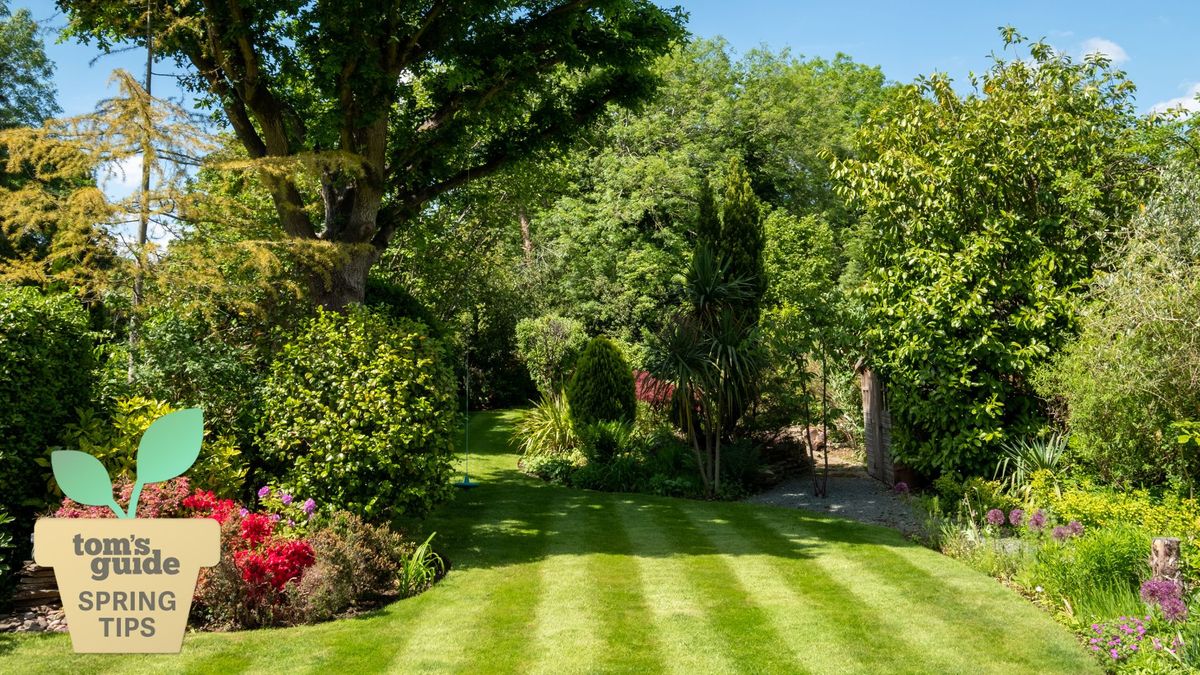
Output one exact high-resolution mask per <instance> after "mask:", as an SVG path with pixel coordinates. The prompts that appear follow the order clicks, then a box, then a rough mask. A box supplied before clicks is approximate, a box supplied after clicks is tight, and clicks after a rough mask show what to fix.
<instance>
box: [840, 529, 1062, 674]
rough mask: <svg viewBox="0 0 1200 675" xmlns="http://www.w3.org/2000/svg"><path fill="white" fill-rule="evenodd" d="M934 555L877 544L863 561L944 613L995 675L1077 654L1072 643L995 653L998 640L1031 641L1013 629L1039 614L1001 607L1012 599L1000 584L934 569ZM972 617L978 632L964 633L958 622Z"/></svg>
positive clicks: (964, 571) (962, 569)
mask: <svg viewBox="0 0 1200 675" xmlns="http://www.w3.org/2000/svg"><path fill="white" fill-rule="evenodd" d="M933 555H934V554H932V553H931V552H929V551H926V550H924V549H921V548H919V547H916V546H893V547H884V546H875V547H872V549H871V551H870V554H869V555H867V556H863V561H864V563H869V565H870V569H871V573H872V574H874V575H875V576H878V577H879V578H880V580H881V582H882V583H884V584H889V585H892V586H895V587H898V588H903V589H904V590H906V591H907V594H908V597H909V598H911V599H912V600H913V601H914V602H916V603H920V606H932V607H936V608H937V610H938V612H939V613H942V614H945V615H946V620H947V622H949V623H950V624H952V625H954V626H955V628H957V629H958V630H957V631H956V635H958V636H959V638H960V639H961V642H960V643H959V644H960V645H964V646H968V647H969V648H970V649H971V650H972V651H974V652H975V653H977V654H979V658H980V661H981V662H990V667H991V668H992V669H993V671H994V672H1014V671H1018V670H1024V671H1031V670H1042V671H1043V672H1047V671H1046V668H1045V667H1044V666H1043V665H1042V664H1044V663H1045V656H1046V654H1045V650H1046V649H1048V650H1049V651H1051V652H1056V651H1057V652H1060V653H1061V655H1063V656H1068V655H1069V654H1070V653H1072V652H1077V651H1078V646H1077V645H1076V644H1075V643H1074V641H1073V640H1051V641H1048V642H1046V643H1045V644H1043V645H1042V649H1039V650H1038V651H1037V653H1031V652H1028V651H1026V650H1023V649H1007V650H1004V651H1003V652H1002V653H1001V654H999V655H997V654H996V649H995V645H996V644H997V642H1000V643H1004V644H1021V643H1022V642H1026V641H1028V640H1029V639H1030V635H1029V634H1028V633H1025V632H1021V631H1019V630H1015V629H1014V627H1016V626H1020V625H1022V623H1021V620H1022V619H1023V618H1026V617H1027V616H1028V615H1030V614H1033V613H1035V612H1037V611H1038V610H1036V609H1035V608H1034V607H1032V606H1030V605H1027V604H1024V603H998V602H996V600H997V599H999V598H1000V597H1001V596H1006V595H1010V594H1011V591H1009V590H1008V589H1005V588H1004V587H1002V586H1001V585H999V584H997V583H996V582H995V581H994V580H992V579H990V578H988V577H984V576H981V575H979V574H978V573H976V572H974V571H972V570H970V568H968V567H967V566H965V565H961V566H959V567H958V568H957V569H956V568H955V567H954V566H946V565H942V566H941V567H939V568H937V569H936V570H935V569H931V568H930V567H929V566H928V565H926V564H918V561H920V562H926V561H928V560H929V559H930V558H932V556H933ZM913 579H936V583H923V582H921V583H917V584H915V585H914V584H913V583H912V580H913ZM962 616H971V617H973V618H974V620H975V622H976V626H975V630H965V629H962V628H961V626H959V624H958V623H957V621H956V619H957V618H959V617H962Z"/></svg>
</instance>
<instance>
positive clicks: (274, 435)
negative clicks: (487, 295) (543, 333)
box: [262, 306, 455, 521]
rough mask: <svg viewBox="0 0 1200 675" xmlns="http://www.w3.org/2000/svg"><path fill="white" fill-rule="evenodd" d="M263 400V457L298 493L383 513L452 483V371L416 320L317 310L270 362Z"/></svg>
mask: <svg viewBox="0 0 1200 675" xmlns="http://www.w3.org/2000/svg"><path fill="white" fill-rule="evenodd" d="M264 405H265V410H266V417H265V420H264V434H263V438H262V453H263V458H264V460H265V461H266V462H267V463H268V467H267V468H268V471H270V472H271V473H272V474H273V475H274V476H275V477H276V478H277V479H278V481H279V482H280V484H282V485H284V486H286V487H288V488H289V489H290V490H291V491H293V492H295V493H298V494H305V495H311V496H312V497H313V498H314V499H317V500H318V501H321V502H322V503H326V504H331V505H332V506H333V507H335V508H339V509H345V510H347V511H350V512H352V513H355V514H358V515H360V516H362V517H363V518H366V519H367V520H369V521H389V520H392V519H394V518H397V517H400V516H418V517H419V516H421V515H423V514H425V513H427V512H428V511H429V509H430V508H431V507H432V506H433V505H434V504H435V503H437V502H438V501H440V500H441V499H442V498H444V497H445V496H446V495H447V494H448V492H449V490H450V487H449V480H448V479H449V475H450V460H451V456H452V447H451V445H452V438H451V434H452V430H453V425H454V422H455V416H454V381H453V378H452V375H451V372H450V370H449V367H448V364H447V363H446V355H445V349H444V347H443V346H442V345H441V343H440V342H439V341H438V340H436V339H433V338H430V337H428V336H427V335H426V329H425V327H424V326H422V325H421V324H418V323H414V322H412V321H409V320H389V319H388V318H386V317H384V316H383V315H381V314H380V313H379V312H377V311H374V310H371V309H368V308H365V307H361V306H356V307H351V308H349V309H348V310H347V311H346V312H345V313H337V312H329V311H324V310H319V311H318V312H317V314H316V316H315V317H314V318H313V319H312V320H311V321H310V322H309V323H308V324H307V326H305V329H304V330H303V331H302V332H301V333H300V334H299V335H298V336H297V337H296V338H295V339H293V340H292V341H291V342H289V343H288V344H287V345H285V346H284V348H283V350H282V352H281V353H280V355H279V357H278V359H277V360H276V361H275V363H274V365H273V366H272V368H271V374H270V376H269V377H268V378H267V382H266V385H265V394H264Z"/></svg>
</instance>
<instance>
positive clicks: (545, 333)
mask: <svg viewBox="0 0 1200 675" xmlns="http://www.w3.org/2000/svg"><path fill="white" fill-rule="evenodd" d="M587 341H588V340H587V332H585V331H584V328H583V324H582V323H581V322H579V321H576V320H575V319H568V318H564V317H561V316H558V315H556V314H547V315H545V316H539V317H538V318H536V319H521V320H520V321H518V322H517V356H518V357H520V359H521V361H522V362H524V363H525V367H527V368H528V369H529V376H530V377H531V378H533V381H534V382H535V383H537V386H538V389H539V390H540V391H541V392H542V395H543V396H558V394H559V392H560V391H562V388H563V385H564V384H566V380H567V376H568V375H569V374H570V372H571V368H573V367H574V366H575V360H576V359H577V358H579V354H580V352H582V351H583V348H584V346H585V345H586V344H587Z"/></svg>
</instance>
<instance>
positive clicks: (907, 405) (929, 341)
mask: <svg viewBox="0 0 1200 675" xmlns="http://www.w3.org/2000/svg"><path fill="white" fill-rule="evenodd" d="M1005 38H1006V43H1007V46H1014V47H1015V46H1019V45H1021V44H1023V39H1022V38H1021V37H1020V36H1018V35H1016V33H1015V32H1014V31H1012V30H1011V29H1006V30H1005ZM1029 53H1030V55H1031V59H1028V60H1026V59H1011V60H1003V59H1002V58H1001V57H996V61H995V64H994V65H993V66H992V67H991V69H990V70H988V71H987V72H986V73H984V74H983V76H982V77H981V78H979V79H977V80H973V81H972V84H973V86H974V91H972V92H970V93H968V94H966V95H960V94H959V93H958V92H957V91H956V90H955V89H954V87H953V86H952V83H951V82H950V80H949V79H948V78H947V77H945V76H943V75H935V76H932V77H928V78H921V79H919V80H918V81H917V82H916V84H914V85H911V86H908V87H905V88H904V89H903V90H901V91H900V92H899V93H898V94H897V96H896V99H895V100H894V101H893V102H892V103H891V104H890V105H887V106H885V107H883V108H882V109H881V110H880V111H879V112H878V114H876V115H875V116H873V117H872V119H871V121H870V122H869V123H868V124H867V125H866V126H865V127H864V128H863V129H862V130H861V133H860V135H859V141H860V146H861V155H860V156H859V157H857V158H854V159H847V160H841V161H837V162H836V164H835V170H834V175H835V176H836V178H837V179H838V181H840V184H841V189H842V192H843V194H844V195H845V196H846V197H847V198H848V199H849V200H850V201H851V203H852V205H853V206H855V207H856V208H860V209H862V211H863V213H864V216H865V218H866V221H867V222H868V223H869V230H868V231H867V232H865V233H864V234H865V235H866V238H865V239H864V241H863V242H862V255H863V256H864V260H863V263H862V265H863V270H864V272H863V273H864V275H865V277H864V281H863V284H862V287H861V289H860V290H861V295H860V299H861V302H862V303H863V305H864V308H865V321H866V324H865V333H864V338H865V340H866V343H867V350H868V352H869V355H870V358H871V360H872V365H874V366H876V367H877V368H878V369H879V370H880V371H882V373H883V374H884V376H885V377H886V379H887V383H888V397H889V405H890V408H891V412H892V422H893V429H892V451H893V454H894V455H895V457H896V459H897V460H898V461H900V462H903V463H905V464H907V465H909V466H912V467H914V468H917V469H919V470H922V471H927V472H932V473H936V472H939V471H950V470H955V469H961V470H964V471H967V472H980V473H983V472H988V471H990V470H991V469H992V468H993V466H994V465H995V461H996V459H997V455H998V449H999V444H1000V443H1001V442H1003V441H1004V440H1006V439H1008V438H1012V437H1022V436H1032V435H1035V434H1036V432H1037V431H1038V430H1039V429H1040V428H1041V427H1042V426H1043V425H1044V424H1045V417H1044V414H1043V410H1042V409H1041V406H1040V404H1039V401H1038V399H1037V397H1036V396H1035V395H1034V392H1033V389H1032V385H1031V382H1030V378H1031V376H1032V375H1033V373H1034V370H1035V369H1036V368H1037V367H1038V366H1040V365H1042V364H1044V363H1046V362H1047V360H1048V359H1049V358H1050V357H1051V356H1052V355H1053V354H1054V353H1055V352H1057V351H1058V350H1059V349H1061V348H1062V347H1063V346H1064V345H1065V344H1066V343H1067V342H1068V340H1069V338H1070V336H1071V335H1072V333H1073V331H1074V330H1075V327H1076V323H1077V311H1076V307H1077V306H1076V302H1075V300H1076V299H1077V298H1078V297H1079V295H1080V294H1081V293H1082V291H1083V289H1084V285H1085V284H1086V283H1087V281H1088V280H1089V279H1090V278H1091V276H1092V273H1093V268H1094V266H1095V265H1096V263H1097V262H1098V261H1099V260H1100V259H1101V253H1102V243H1101V242H1102V241H1103V238H1104V235H1105V234H1106V233H1108V232H1110V231H1112V230H1113V229H1114V228H1115V227H1116V226H1117V225H1118V224H1120V223H1122V222H1124V221H1125V220H1126V219H1127V218H1128V217H1129V216H1130V215H1131V214H1132V213H1133V212H1134V210H1135V207H1136V206H1137V204H1138V202H1139V200H1140V199H1141V198H1142V196H1143V195H1144V194H1145V192H1146V188H1147V187H1149V186H1150V185H1151V184H1152V183H1153V175H1152V174H1150V173H1149V172H1147V171H1145V170H1144V168H1143V167H1142V166H1139V164H1138V163H1137V162H1136V161H1135V160H1134V153H1135V150H1134V145H1135V142H1136V133H1135V131H1136V122H1135V113H1134V107H1133V98H1132V96H1133V84H1132V83H1131V82H1129V81H1128V80H1127V79H1125V77H1124V74H1123V73H1122V72H1120V71H1118V70H1115V69H1113V68H1112V67H1111V64H1110V63H1109V62H1108V61H1106V60H1105V59H1104V58H1103V57H1099V56H1094V55H1093V56H1089V57H1087V58H1086V59H1085V60H1084V61H1083V62H1082V63H1077V62H1074V61H1072V60H1071V59H1070V57H1068V56H1066V55H1065V54H1063V53H1061V52H1058V51H1056V50H1054V49H1052V48H1051V47H1050V46H1049V45H1047V44H1045V43H1041V42H1037V43H1033V44H1030V45H1029ZM1048 120H1052V121H1053V123H1052V124H1048V123H1047V121H1048Z"/></svg>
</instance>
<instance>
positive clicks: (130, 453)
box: [55, 396, 247, 497]
mask: <svg viewBox="0 0 1200 675" xmlns="http://www.w3.org/2000/svg"><path fill="white" fill-rule="evenodd" d="M175 410H176V408H175V407H174V406H171V405H169V404H167V403H163V402H162V401H155V400H154V399H147V398H141V397H136V396H135V397H132V398H119V399H117V400H116V401H115V402H114V404H113V412H112V415H111V416H110V417H109V418H108V419H104V417H103V416H102V415H101V414H100V413H98V412H96V411H95V410H92V409H89V408H84V409H81V410H80V411H79V421H78V422H75V423H72V424H68V425H67V428H66V434H65V436H64V438H63V444H64V445H65V446H66V447H68V448H71V449H74V450H82V451H83V452H86V453H88V454H90V455H92V456H94V457H95V458H96V459H99V460H100V461H101V462H102V463H103V464H104V466H105V468H107V469H108V473H109V475H110V476H112V477H113V478H114V479H116V478H118V477H126V478H131V477H132V476H133V475H134V474H135V473H136V468H137V461H136V460H137V448H138V442H139V441H140V440H141V438H142V434H144V433H145V432H146V429H148V428H149V427H150V424H151V423H152V422H154V420H156V419H158V418H159V417H162V416H163V415H166V414H167V413H170V412H174V411H175ZM205 414H206V415H207V411H205ZM206 422H207V420H206ZM205 426H206V433H205V439H204V444H203V446H202V447H201V449H200V457H199V459H197V460H196V463H195V464H193V465H192V468H191V469H189V470H188V477H189V478H190V479H191V483H192V485H194V486H196V487H199V488H203V489H206V490H210V491H212V492H214V493H215V494H216V495H217V496H219V497H234V496H236V495H237V494H238V492H239V491H240V490H241V489H242V488H243V487H244V485H243V483H244V481H245V479H246V470H247V462H246V459H245V458H244V457H243V456H242V453H241V451H240V450H239V449H238V447H237V445H236V444H235V442H234V440H233V439H232V438H231V437H229V436H218V435H217V434H215V433H213V432H211V431H209V430H207V424H206V425H205ZM55 490H56V491H57V487H55Z"/></svg>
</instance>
